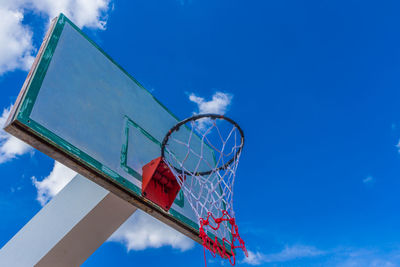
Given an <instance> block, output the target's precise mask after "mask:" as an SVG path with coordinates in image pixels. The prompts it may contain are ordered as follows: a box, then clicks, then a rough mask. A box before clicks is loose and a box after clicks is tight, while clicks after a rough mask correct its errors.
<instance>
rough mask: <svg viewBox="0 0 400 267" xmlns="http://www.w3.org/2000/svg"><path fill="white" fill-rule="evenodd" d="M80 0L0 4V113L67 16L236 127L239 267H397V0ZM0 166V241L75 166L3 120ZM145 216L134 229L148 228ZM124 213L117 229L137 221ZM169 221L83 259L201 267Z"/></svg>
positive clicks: (155, 88) (173, 100)
mask: <svg viewBox="0 0 400 267" xmlns="http://www.w3.org/2000/svg"><path fill="white" fill-rule="evenodd" d="M74 3H75V1H64V2H63V4H60V5H58V6H55V5H54V4H52V1H49V0H24V1H22V0H21V1H8V0H6V1H4V3H3V2H2V3H1V4H0V15H1V16H2V18H3V20H2V21H1V22H0V112H1V113H2V114H6V113H7V110H8V108H9V107H10V105H12V103H14V101H15V99H16V97H17V95H18V93H19V90H20V88H21V86H22V84H23V82H24V80H25V77H26V75H27V71H28V70H29V66H30V64H31V62H32V59H33V57H34V56H35V55H36V52H37V50H38V48H39V46H40V43H41V41H42V38H43V35H44V33H45V32H46V30H47V27H48V21H49V18H50V17H53V16H55V15H56V14H58V13H59V12H64V13H65V14H66V15H67V16H68V17H69V18H70V19H71V20H72V21H74V22H75V23H77V24H78V25H79V26H80V27H83V31H84V32H85V33H87V34H88V35H89V36H90V37H91V38H92V39H93V40H95V42H96V43H98V44H99V46H101V47H102V48H103V49H104V50H105V51H106V52H107V53H108V54H109V55H110V56H111V57H112V58H114V59H115V61H117V62H118V63H119V64H120V65H122V66H123V67H124V68H125V69H126V70H127V71H128V72H129V73H130V74H132V75H133V76H134V77H135V78H136V79H137V80H138V81H140V82H141V83H142V84H143V85H144V87H146V88H147V89H148V90H150V91H151V92H152V93H153V94H154V95H155V96H156V97H157V98H158V99H159V100H160V101H161V102H162V103H163V104H165V105H166V106H167V107H169V108H170V109H171V110H172V111H173V112H174V113H175V114H176V115H177V116H178V117H180V118H184V117H188V116H190V115H191V114H192V113H193V112H198V111H199V108H201V106H199V105H198V104H199V102H198V103H195V102H193V101H191V100H190V96H191V95H195V96H197V97H202V98H203V102H202V103H203V104H204V103H208V105H209V106H215V105H216V106H218V108H220V111H221V112H225V113H226V115H228V116H229V117H232V118H234V119H235V120H236V121H237V122H238V123H239V124H240V125H241V127H242V128H243V129H244V131H245V135H246V144H245V149H244V152H243V156H242V158H241V163H240V165H239V169H238V174H237V179H236V182H237V183H236V185H235V210H236V215H237V220H238V224H239V227H240V231H241V235H242V237H243V238H244V240H245V241H246V244H247V247H248V249H249V250H250V257H249V258H248V259H247V260H243V257H242V256H239V264H238V265H240V266H251V265H258V266H400V242H399V240H400V228H399V225H400V215H399V214H400V213H399V208H398V207H399V203H400V194H399V188H400V179H399V177H400V164H399V163H400V155H399V149H400V146H398V145H397V144H399V139H400V115H399V114H400V106H399V105H398V103H399V99H400V90H399V86H400V75H399V73H400V28H399V25H400V17H399V16H398V10H399V8H400V4H399V3H398V2H397V1H385V2H380V3H377V2H373V1H289V0H285V1H236V0H230V1H198V0H181V1H178V0H164V1H153V0H147V1H107V0H103V1H97V2H96V1H89V0H88V1H76V3H85V5H83V4H82V5H81V6H79V5H78V4H76V3H75V4H74ZM217 92H222V93H224V94H226V95H228V96H231V98H228V99H230V101H228V102H224V103H222V104H221V103H220V102H218V101H215V98H214V101H213V96H216V95H215V94H216V93H217ZM192 99H193V98H192ZM200 104H201V103H200ZM3 117H4V116H3ZM0 122H1V121H0ZM0 175H1V177H2V184H1V186H0V203H1V205H0V212H1V214H2V221H1V223H0V247H1V246H3V245H4V244H5V243H6V242H7V241H8V240H9V239H10V238H11V237H12V236H13V235H14V234H15V233H16V232H17V231H18V230H19V229H20V228H21V227H22V226H23V225H24V224H25V223H27V222H28V221H29V219H30V218H32V216H34V215H35V214H36V213H37V212H38V211H39V210H40V208H41V205H42V204H43V203H45V202H46V201H47V200H48V199H50V198H51V197H52V196H53V195H54V194H56V193H57V192H58V190H60V189H61V188H62V186H63V185H65V183H67V182H68V181H69V179H71V177H73V172H71V171H69V170H67V169H66V168H64V167H62V166H60V165H57V164H56V165H54V161H53V160H52V159H50V158H48V157H47V156H45V155H44V154H42V153H41V152H39V151H35V150H33V149H30V148H29V147H27V146H24V145H21V144H20V143H18V142H17V141H16V140H14V139H12V138H10V137H9V136H7V135H6V134H4V133H3V132H0ZM32 177H35V178H32ZM48 179H50V180H51V181H57V186H58V187H57V188H52V187H48V186H47V187H46V184H45V183H41V182H42V181H49V180H48ZM35 181H36V183H35ZM40 201H41V202H40ZM140 216H141V217H139V218H140V220H142V221H145V222H147V225H150V226H149V227H150V228H144V229H142V231H147V232H149V233H150V232H152V228H151V227H152V226H154V227H158V226H157V224H156V222H154V221H151V223H149V222H148V221H146V220H150V219H148V218H147V217H144V215H140ZM137 220H139V219H137ZM129 223H130V224H129ZM129 223H128V224H127V225H125V228H124V230H123V231H122V230H121V231H120V233H121V236H124V234H125V235H126V233H129V232H134V231H139V230H137V229H133V230H132V228H130V227H132V225H133V224H134V223H135V221H134V220H133V219H132V220H131V221H130V222H129ZM165 229H167V228H165ZM165 231H166V234H165V236H159V237H158V238H159V239H157V240H159V243H162V244H163V246H161V247H159V248H154V244H152V243H151V242H148V241H146V240H141V242H142V243H140V244H139V243H129V242H134V241H132V240H129V238H125V239H115V240H114V241H110V242H106V243H104V244H103V245H102V246H101V247H100V248H99V249H98V250H97V251H96V252H95V253H94V254H93V255H92V256H91V257H90V258H89V259H88V260H87V261H86V262H85V264H84V266H115V265H121V266H125V265H127V266H130V265H142V264H149V265H158V264H161V263H162V264H163V265H165V266H187V265H188V263H189V262H190V263H191V265H193V266H203V265H204V260H203V255H202V253H203V252H202V248H201V246H200V245H198V244H194V243H192V242H191V241H190V240H188V239H186V238H184V237H182V236H180V235H178V234H176V233H175V232H174V231H172V230H169V229H167V230H165ZM121 240H124V241H123V242H121ZM173 240H175V241H173ZM176 240H177V241H176ZM136 242H138V241H136ZM174 242H175V243H174ZM165 259H173V260H170V261H165ZM208 259H209V262H208V264H209V266H220V265H221V262H220V261H219V260H214V259H212V258H211V257H210V256H209V257H208Z"/></svg>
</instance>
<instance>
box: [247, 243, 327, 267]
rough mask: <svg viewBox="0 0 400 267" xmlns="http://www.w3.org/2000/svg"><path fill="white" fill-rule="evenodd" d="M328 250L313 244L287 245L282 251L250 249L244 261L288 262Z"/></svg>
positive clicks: (254, 263)
mask: <svg viewBox="0 0 400 267" xmlns="http://www.w3.org/2000/svg"><path fill="white" fill-rule="evenodd" d="M325 253H326V252H324V251H322V250H319V249H317V248H315V247H313V246H304V245H294V246H285V247H284V248H283V249H282V250H281V251H280V252H277V253H270V254H264V253H261V252H259V251H257V252H253V251H249V257H247V258H244V260H243V263H247V264H250V265H260V264H263V263H274V262H287V261H293V260H297V259H303V258H312V257H317V256H321V255H324V254H325Z"/></svg>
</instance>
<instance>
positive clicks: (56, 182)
mask: <svg viewBox="0 0 400 267" xmlns="http://www.w3.org/2000/svg"><path fill="white" fill-rule="evenodd" d="M75 175H76V172H74V171H73V170H71V169H69V168H67V167H65V166H64V165H62V164H61V163H59V162H57V161H54V167H53V170H52V171H51V172H50V174H49V175H48V176H47V177H46V178H44V179H43V180H42V181H38V180H37V178H36V177H32V182H33V184H34V185H35V187H36V189H37V191H38V192H37V198H36V199H37V200H38V201H39V202H40V204H41V205H42V206H44V205H45V204H46V203H47V202H48V201H49V200H50V199H51V198H52V197H54V196H55V195H57V193H58V192H60V191H61V189H63V188H64V186H66V185H67V184H68V183H69V182H70V181H71V180H72V178H74V177H75Z"/></svg>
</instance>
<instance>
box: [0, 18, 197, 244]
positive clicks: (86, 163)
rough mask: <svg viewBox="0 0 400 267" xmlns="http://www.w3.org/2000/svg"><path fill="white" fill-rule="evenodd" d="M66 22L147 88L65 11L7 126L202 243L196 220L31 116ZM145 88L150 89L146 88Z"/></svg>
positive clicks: (45, 43) (51, 31) (53, 25)
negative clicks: (147, 195)
mask: <svg viewBox="0 0 400 267" xmlns="http://www.w3.org/2000/svg"><path fill="white" fill-rule="evenodd" d="M66 23H68V24H69V25H71V26H72V27H73V28H74V29H75V30H76V31H78V32H79V33H80V34H81V35H82V36H83V37H84V38H85V39H86V40H88V41H89V42H90V43H91V44H92V45H93V46H95V47H96V48H97V49H98V50H99V51H100V52H101V53H102V54H103V55H104V56H106V57H107V58H108V59H109V60H110V61H111V62H112V63H114V64H115V65H116V66H117V67H118V68H119V69H120V70H121V71H123V72H124V73H125V74H126V75H127V76H128V77H129V78H130V79H132V81H134V82H135V83H136V84H137V85H138V86H140V87H141V88H143V86H141V85H140V84H139V83H138V82H137V81H136V80H135V79H134V78H133V77H132V76H131V75H130V74H129V73H127V72H126V71H125V70H124V69H123V68H122V67H121V66H120V65H118V64H117V63H116V62H115V61H114V60H113V59H112V58H110V56H108V55H107V54H106V53H105V52H104V51H103V50H102V49H101V48H100V47H99V46H97V45H96V44H95V43H94V42H93V41H92V40H91V39H90V38H88V37H87V36H86V35H85V34H84V33H83V32H82V31H81V30H80V29H79V28H78V27H77V26H75V25H74V24H73V23H72V22H71V21H70V20H69V19H68V18H67V17H65V16H64V15H63V14H60V15H59V16H58V17H56V18H55V19H54V20H53V21H52V23H51V26H50V28H49V30H48V32H47V34H46V36H45V39H44V41H43V43H42V46H41V48H40V50H39V52H38V55H37V57H36V59H35V61H34V63H33V65H32V68H31V70H30V72H29V74H28V76H27V78H26V80H25V82H24V85H23V87H22V89H21V92H20V94H19V96H18V98H17V101H16V103H15V105H14V106H13V109H12V111H11V114H10V117H9V119H8V121H7V123H6V126H5V130H6V131H7V132H8V133H10V134H12V135H14V136H16V137H17V138H19V139H21V140H23V141H24V142H26V143H28V144H30V145H32V146H33V147H35V148H36V149H38V150H39V151H41V152H43V153H45V154H47V155H48V156H50V157H51V158H53V159H55V160H57V161H59V162H60V163H62V164H64V165H65V166H67V167H69V168H71V169H73V170H74V171H76V172H78V173H79V174H81V175H83V176H85V177H86V178H88V179H90V180H92V181H94V182H95V183H97V184H98V185H100V186H102V187H104V188H105V189H107V190H109V191H110V192H112V193H114V194H116V195H117V196H119V197H121V198H122V199H124V200H126V201H128V202H130V203H131V204H133V205H134V206H136V207H138V208H139V209H141V210H143V211H145V212H146V213H148V214H150V215H152V216H153V217H155V218H157V219H158V220H160V221H162V222H163V223H165V224H167V225H169V226H171V227H173V228H174V229H176V230H178V231H179V232H181V233H183V234H185V235H186V236H188V237H190V238H191V239H193V240H194V241H196V242H199V243H201V239H200V238H199V236H198V235H199V232H198V225H197V223H196V222H194V221H192V220H190V219H188V218H186V217H185V216H183V215H182V214H180V213H179V212H177V211H175V210H174V209H173V208H171V209H170V211H169V212H165V211H164V210H163V209H162V208H160V207H158V206H157V205H155V204H154V203H152V202H150V201H149V200H147V199H145V198H143V197H141V188H139V187H137V186H136V185H134V184H133V183H130V182H129V181H128V180H127V179H124V178H123V177H121V176H120V175H119V174H117V173H116V172H114V171H113V170H111V169H110V168H108V167H107V166H104V165H103V164H101V163H100V162H98V161H96V160H95V159H93V158H91V157H90V156H89V155H87V154H85V153H84V152H82V151H80V150H79V149H78V148H76V147H74V146H73V145H71V144H69V143H68V142H65V140H63V139H62V138H60V137H58V136H57V135H55V134H53V133H52V132H49V131H47V130H46V128H44V127H42V126H41V125H40V124H38V123H36V122H35V121H34V120H32V119H31V118H30V113H31V111H32V107H33V105H34V103H35V99H36V96H37V93H38V90H40V86H41V82H42V81H43V79H44V76H45V74H46V71H47V68H48V66H49V64H50V62H51V59H52V55H53V53H54V51H55V48H56V46H57V42H58V38H59V37H60V34H61V33H62V30H63V27H64V25H65V24H66ZM143 89H144V90H146V89H145V88H143ZM35 90H36V91H35ZM146 91H147V90H146ZM147 92H148V91H147ZM148 93H149V92H148ZM149 94H150V93H149ZM153 98H154V97H153ZM154 100H155V101H157V102H158V104H160V105H161V106H162V107H163V108H164V109H165V110H166V111H168V112H169V113H170V115H171V116H173V117H174V118H175V119H176V120H177V121H179V120H178V118H177V117H176V116H175V115H173V114H172V113H171V112H170V111H169V110H168V109H167V108H166V107H165V106H163V105H162V104H161V103H160V102H159V101H158V100H157V99H156V98H154ZM78 154H79V156H78ZM137 175H139V174H137Z"/></svg>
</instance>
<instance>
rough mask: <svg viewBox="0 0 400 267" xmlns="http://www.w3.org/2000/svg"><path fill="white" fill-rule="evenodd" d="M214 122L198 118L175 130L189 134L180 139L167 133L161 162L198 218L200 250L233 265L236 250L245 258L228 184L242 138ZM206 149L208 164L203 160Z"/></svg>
mask: <svg viewBox="0 0 400 267" xmlns="http://www.w3.org/2000/svg"><path fill="white" fill-rule="evenodd" d="M217 121H218V119H209V118H206V119H204V118H203V119H201V120H196V121H189V122H187V123H186V124H185V125H182V126H180V127H186V129H188V130H189V131H190V133H188V134H186V135H184V137H183V136H182V134H175V135H174V134H171V136H170V137H169V140H168V145H167V146H166V147H165V152H166V153H165V156H164V161H165V163H166V164H167V165H169V167H170V169H171V170H172V172H173V173H174V175H175V177H176V179H177V181H178V183H179V185H180V186H181V190H182V191H183V193H184V195H185V199H186V200H187V201H188V202H189V204H190V206H191V208H192V209H193V211H194V213H195V215H196V217H197V219H198V223H199V233H200V234H199V236H200V238H201V239H202V242H203V243H202V245H203V246H204V248H205V249H207V250H209V251H210V252H211V255H212V256H213V257H215V256H216V255H217V254H218V255H220V256H221V257H222V258H225V259H229V262H230V263H231V264H232V265H234V264H235V249H237V248H240V249H242V250H243V251H244V253H245V255H246V256H248V254H247V250H246V247H245V244H244V242H243V240H242V239H241V237H240V235H239V232H238V226H237V225H236V221H235V213H234V210H233V185H234V182H235V174H236V170H237V167H238V163H239V158H240V153H241V147H242V146H243V141H244V139H243V138H242V135H240V133H239V131H238V128H237V127H236V126H235V125H233V124H229V126H228V127H229V128H227V127H224V129H223V130H224V131H222V130H221V129H220V128H219V127H218V125H217ZM225 124H227V123H225ZM225 126H226V125H225ZM230 127H232V128H231V129H230ZM229 129H230V130H229ZM177 131H179V129H178V130H177ZM181 131H182V129H181ZM199 138H200V139H201V140H200V141H199ZM182 139H183V140H182ZM196 140H197V141H196ZM172 147H174V148H176V147H180V149H181V150H182V148H183V150H184V153H180V156H177V154H176V150H175V149H174V150H173V149H172ZM210 150H211V151H212V154H213V157H212V160H210V156H209V155H206V153H210ZM173 151H174V152H173ZM204 169H207V171H204Z"/></svg>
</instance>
